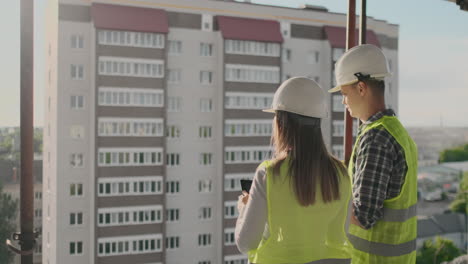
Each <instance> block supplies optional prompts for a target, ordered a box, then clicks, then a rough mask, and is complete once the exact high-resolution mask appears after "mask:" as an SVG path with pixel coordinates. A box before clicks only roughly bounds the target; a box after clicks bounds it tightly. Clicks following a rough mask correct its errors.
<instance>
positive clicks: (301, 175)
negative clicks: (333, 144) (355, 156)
mask: <svg viewBox="0 0 468 264" xmlns="http://www.w3.org/2000/svg"><path fill="white" fill-rule="evenodd" d="M271 142H272V145H273V147H274V148H275V151H274V154H273V163H272V164H273V172H274V174H279V171H280V167H281V164H282V163H283V162H284V161H285V160H286V158H289V159H288V161H289V172H288V173H289V176H290V178H289V179H290V183H291V186H292V187H293V190H294V192H295V194H296V197H297V200H298V201H299V203H300V204H301V205H302V206H308V205H313V204H314V203H315V201H316V190H317V189H319V190H321V192H322V199H323V201H324V202H325V203H327V202H332V201H333V200H338V199H340V190H339V182H340V177H339V175H340V173H339V172H341V173H342V175H346V169H345V167H344V166H343V164H342V163H341V162H340V161H339V160H338V159H336V158H335V157H333V156H332V155H330V154H329V152H328V150H327V148H326V146H325V143H324V142H323V137H322V130H321V128H320V118H314V117H307V116H302V115H298V114H294V113H290V112H285V111H276V116H275V121H274V122H273V135H272V138H271ZM318 184H320V188H317V185H318Z"/></svg>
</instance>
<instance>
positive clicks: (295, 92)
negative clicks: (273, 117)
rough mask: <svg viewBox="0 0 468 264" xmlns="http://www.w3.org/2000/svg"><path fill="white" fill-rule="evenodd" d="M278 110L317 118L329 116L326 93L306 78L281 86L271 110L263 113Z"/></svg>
mask: <svg viewBox="0 0 468 264" xmlns="http://www.w3.org/2000/svg"><path fill="white" fill-rule="evenodd" d="M277 110H282V111H286V112H291V113H295V114H299V115H303V116H309V117H316V118H323V117H327V116H328V114H327V104H326V100H325V92H324V91H323V89H322V88H321V87H320V86H319V85H318V84H317V83H316V82H315V81H314V80H311V79H309V78H306V77H293V78H290V79H288V80H286V81H284V82H283V83H282V84H281V86H280V87H279V88H278V90H276V92H275V96H274V97H273V103H272V105H271V108H270V109H265V110H263V111H264V112H269V113H274V112H275V111H277Z"/></svg>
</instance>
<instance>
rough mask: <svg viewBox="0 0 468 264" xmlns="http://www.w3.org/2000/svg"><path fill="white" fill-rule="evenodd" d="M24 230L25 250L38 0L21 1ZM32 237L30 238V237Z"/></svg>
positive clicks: (24, 259)
mask: <svg viewBox="0 0 468 264" xmlns="http://www.w3.org/2000/svg"><path fill="white" fill-rule="evenodd" d="M20 56H21V64H20V65H21V75H20V78H21V80H20V84H21V99H20V100H21V101H20V104H21V121H20V130H21V181H20V183H21V184H20V220H21V233H22V235H24V236H25V237H26V238H27V239H26V240H24V241H22V242H21V243H20V245H21V250H25V251H26V250H30V249H31V248H32V247H33V241H34V235H33V228H34V224H33V223H34V214H33V211H34V200H33V192H34V188H33V184H34V183H33V181H34V180H33V175H32V168H33V131H34V128H33V80H34V75H33V74H34V73H33V69H34V0H21V54H20ZM29 238H30V239H29ZM32 263H33V255H32V254H30V255H21V264H32Z"/></svg>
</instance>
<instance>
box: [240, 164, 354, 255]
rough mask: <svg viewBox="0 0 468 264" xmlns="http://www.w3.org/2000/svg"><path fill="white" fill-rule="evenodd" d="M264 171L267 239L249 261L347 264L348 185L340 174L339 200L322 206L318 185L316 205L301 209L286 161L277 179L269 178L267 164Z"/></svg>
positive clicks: (270, 170)
mask: <svg viewBox="0 0 468 264" xmlns="http://www.w3.org/2000/svg"><path fill="white" fill-rule="evenodd" d="M260 166H264V167H265V168H266V177H267V179H266V184H267V191H266V192H267V194H266V196H267V204H268V227H269V233H270V235H269V237H268V238H266V239H265V238H263V239H262V241H261V242H260V244H259V246H258V247H257V249H255V250H251V251H249V254H248V255H249V261H250V262H251V263H259V264H275V263H278V264H279V263H281V264H283V263H291V264H292V263H311V264H312V263H313V264H331V263H333V264H349V263H351V260H350V252H349V251H350V246H349V242H348V241H347V238H346V232H345V222H346V217H347V212H348V205H349V200H350V198H351V181H350V178H349V177H347V175H345V176H343V175H341V173H340V186H339V187H340V199H339V200H335V201H332V202H329V203H324V202H323V200H322V193H321V191H320V185H318V187H317V191H316V201H315V204H314V205H311V206H307V207H304V206H301V205H300V204H299V202H298V201H297V198H296V195H295V193H294V191H293V189H292V186H291V184H290V177H289V175H288V170H289V162H288V159H286V160H285V161H284V162H283V164H282V165H281V168H280V175H273V168H272V166H271V162H269V161H265V162H263V163H262V164H261V165H260Z"/></svg>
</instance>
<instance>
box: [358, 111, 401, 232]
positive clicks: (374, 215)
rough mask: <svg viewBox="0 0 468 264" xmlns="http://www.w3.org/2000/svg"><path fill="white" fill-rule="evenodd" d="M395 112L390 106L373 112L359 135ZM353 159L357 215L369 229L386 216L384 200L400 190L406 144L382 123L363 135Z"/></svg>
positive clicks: (361, 127) (362, 126)
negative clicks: (382, 125)
mask: <svg viewBox="0 0 468 264" xmlns="http://www.w3.org/2000/svg"><path fill="white" fill-rule="evenodd" d="M394 115H395V112H394V111H393V110H391V109H386V110H384V111H381V112H378V113H376V114H374V115H373V116H371V117H370V118H369V120H367V121H366V122H364V123H363V124H362V125H361V126H360V127H359V131H358V133H359V135H361V133H362V131H363V130H364V129H365V127H366V126H367V125H369V124H370V123H372V122H374V121H377V120H378V119H380V118H382V117H383V116H394ZM353 161H354V169H353V208H354V215H355V216H356V218H357V220H358V221H359V223H361V225H362V226H363V227H364V228H365V229H369V228H371V227H372V226H373V225H375V223H376V222H377V221H378V220H379V219H381V218H382V217H383V202H384V200H387V199H390V198H393V197H396V196H398V194H400V191H401V186H402V185H403V182H404V179H405V175H406V172H407V170H408V167H407V165H406V160H405V155H404V152H403V148H402V147H401V146H400V145H399V144H398V143H397V141H396V140H395V138H394V137H393V136H392V135H390V133H389V132H388V131H387V130H385V129H384V128H383V127H377V128H374V129H371V130H369V131H367V132H366V133H365V134H363V135H362V136H361V138H360V140H359V143H358V145H357V147H356V150H355V154H354V159H353Z"/></svg>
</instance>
